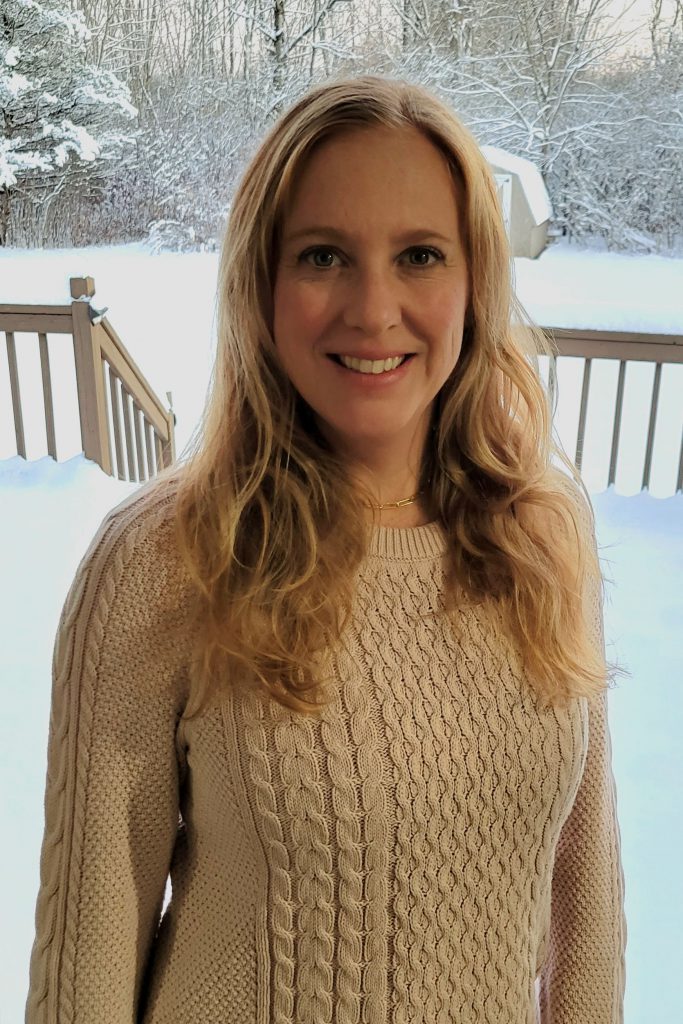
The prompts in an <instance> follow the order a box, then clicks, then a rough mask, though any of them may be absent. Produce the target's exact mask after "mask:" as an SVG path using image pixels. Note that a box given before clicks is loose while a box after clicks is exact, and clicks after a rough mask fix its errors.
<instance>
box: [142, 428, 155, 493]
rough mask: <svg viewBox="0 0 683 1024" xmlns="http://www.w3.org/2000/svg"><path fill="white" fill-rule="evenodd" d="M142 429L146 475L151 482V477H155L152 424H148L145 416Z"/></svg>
mask: <svg viewBox="0 0 683 1024" xmlns="http://www.w3.org/2000/svg"><path fill="white" fill-rule="evenodd" d="M144 427H145V448H146V449H147V473H148V475H149V478H150V480H151V479H152V477H153V476H154V475H155V469H154V453H153V449H152V437H151V431H152V424H151V423H150V422H149V420H148V419H147V417H146V416H145V419H144Z"/></svg>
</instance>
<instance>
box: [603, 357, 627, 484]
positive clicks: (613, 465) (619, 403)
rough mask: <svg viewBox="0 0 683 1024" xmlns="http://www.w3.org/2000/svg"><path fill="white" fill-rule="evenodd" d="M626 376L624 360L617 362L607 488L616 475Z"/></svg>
mask: <svg viewBox="0 0 683 1024" xmlns="http://www.w3.org/2000/svg"><path fill="white" fill-rule="evenodd" d="M625 375H626V360H625V359H621V360H620V361H619V380H618V382H617V400H616V404H615V406H614V426H613V427H612V452H611V455H610V460H609V474H608V476H607V486H608V487H609V485H610V484H613V483H614V481H615V479H616V475H617V458H618V457H619V435H620V433H621V410H622V407H623V404H624V378H625Z"/></svg>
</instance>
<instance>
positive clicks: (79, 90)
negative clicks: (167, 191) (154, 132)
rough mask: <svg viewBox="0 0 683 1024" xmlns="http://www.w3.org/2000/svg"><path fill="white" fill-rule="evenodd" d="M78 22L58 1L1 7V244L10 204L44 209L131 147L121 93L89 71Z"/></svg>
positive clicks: (14, 0)
mask: <svg viewBox="0 0 683 1024" xmlns="http://www.w3.org/2000/svg"><path fill="white" fill-rule="evenodd" d="M89 38H90V32H89V30H88V28H87V26H86V24H85V21H84V19H83V15H82V14H81V13H80V12H74V11H71V10H68V9H66V8H65V7H64V6H63V5H62V4H60V3H59V0H40V2H38V0H2V4H1V5H0V118H1V119H2V123H1V125H0V245H5V244H6V240H7V231H8V227H9V222H10V214H11V209H12V202H13V200H15V199H17V198H26V197H29V198H30V199H31V200H32V201H34V202H36V203H38V204H47V205H49V204H50V203H51V202H52V201H53V200H54V199H55V197H56V196H58V195H59V194H60V192H62V190H63V189H64V188H65V187H66V185H67V184H68V183H69V182H71V181H73V180H74V179H76V180H78V181H79V182H80V184H81V186H82V185H83V180H84V179H86V180H92V179H93V178H94V176H95V175H102V174H103V173H104V172H105V170H106V167H107V166H112V165H113V164H114V163H115V162H118V161H119V160H120V159H121V158H122V156H123V155H124V153H125V152H126V151H127V150H128V149H129V148H130V145H131V143H132V142H134V138H135V133H134V131H133V132H132V133H131V130H130V122H131V120H132V119H134V118H135V116H136V110H135V108H134V107H133V106H132V105H131V103H130V94H129V92H128V89H127V87H126V86H125V85H124V84H123V83H122V82H121V81H119V79H118V78H117V77H116V76H115V75H114V74H112V73H111V72H110V71H105V70H102V69H100V68H97V67H94V66H92V65H89V64H88V63H87V60H86V43H87V41H88V39H89Z"/></svg>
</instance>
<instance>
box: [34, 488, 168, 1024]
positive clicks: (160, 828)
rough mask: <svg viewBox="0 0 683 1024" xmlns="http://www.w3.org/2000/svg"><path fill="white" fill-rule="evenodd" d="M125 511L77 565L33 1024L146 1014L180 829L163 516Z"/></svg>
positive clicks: (87, 1022)
mask: <svg viewBox="0 0 683 1024" xmlns="http://www.w3.org/2000/svg"><path fill="white" fill-rule="evenodd" d="M124 504H126V509H125V510H124V511H123V512H120V511H119V510H118V509H117V510H114V512H113V513H110V514H109V516H108V517H107V518H106V519H105V520H104V522H103V524H102V526H101V527H100V529H99V531H98V533H97V534H96V536H95V537H94V539H93V541H92V542H91V545H90V547H89V548H88V551H87V552H86V555H85V557H84V559H83V561H82V562H81V564H80V565H79V567H78V570H77V572H76V575H75V578H74V580H73V583H72V585H71V588H70V590H69V593H68V595H67V598H66V600H65V603H64V606H63V610H62V614H61V618H60V621H59V626H58V630H57V636H56V640H55V645H54V653H53V674H52V695H51V709H50V723H49V735H48V745H47V776H46V788H45V825H44V833H43V841H42V848H41V857H40V887H39V891H38V896H37V902H36V912H35V939H34V943H33V949H32V953H31V962H30V976H29V991H28V997H27V1003H26V1016H25V1020H26V1024H93V1022H94V1021H106V1022H107V1024H134V1022H136V1021H137V1020H138V1016H137V1013H138V1003H139V1000H140V994H141V987H142V983H143V977H144V971H145V966H146V962H147V959H148V956H149V953H150V948H151V945H152V942H153V940H154V937H155V933H156V928H157V925H158V922H159V917H160V913H161V909H162V904H163V897H164V892H165V885H166V879H167V875H168V869H169V864H170V860H171V856H172V851H173V845H174V842H175V837H176V835H177V829H178V818H179V810H178V807H179V800H178V792H179V780H180V775H181V770H180V764H179V758H178V755H177V751H176V746H175V732H176V725H177V719H178V716H179V714H180V713H181V710H182V709H181V706H180V704H181V702H180V697H179V694H178V693H177V692H176V689H178V687H177V686H176V685H175V684H174V682H173V678H172V676H173V670H172V668H171V665H170V659H169V657H168V655H167V653H165V651H166V647H167V646H168V645H166V646H164V645H162V644H160V642H159V636H160V627H161V626H162V625H163V624H164V623H163V622H162V621H161V620H163V619H165V618H166V615H165V612H164V610H163V609H164V606H165V604H168V600H169V599H168V597H167V596H166V595H165V594H164V588H165V587H166V588H167V589H168V579H167V578H166V577H165V573H164V570H163V567H162V565H163V563H162V562H160V561H157V559H156V552H155V550H154V545H153V543H152V542H151V541H150V537H149V532H150V531H149V525H150V520H153V519H154V516H153V515H145V516H144V517H139V516H138V517H136V516H135V515H131V505H130V501H128V503H124ZM137 507H138V506H137V504H135V503H134V504H133V506H132V510H133V512H134V511H135V509H136V508H137ZM120 508H121V506H119V509H120ZM157 511H158V509H157ZM157 518H158V516H157ZM138 519H142V520H144V521H141V522H138ZM150 553H153V557H150Z"/></svg>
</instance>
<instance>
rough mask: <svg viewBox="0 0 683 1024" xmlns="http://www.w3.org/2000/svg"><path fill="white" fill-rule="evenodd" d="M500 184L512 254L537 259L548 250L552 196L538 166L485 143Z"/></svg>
mask: <svg viewBox="0 0 683 1024" xmlns="http://www.w3.org/2000/svg"><path fill="white" fill-rule="evenodd" d="M482 153H483V154H484V156H485V157H486V159H487V160H488V162H489V164H490V165H491V168H492V169H493V172H494V174H495V176H496V181H497V183H498V190H499V196H500V200H501V205H502V207H503V216H504V217H505V226H506V228H507V231H508V236H509V238H510V245H511V247H512V255H513V256H528V257H529V258H530V259H534V258H535V257H536V256H539V255H540V254H541V253H542V252H543V250H544V249H545V245H546V240H547V236H548V223H549V221H550V218H551V217H552V215H553V208H552V206H551V205H550V196H549V195H548V191H547V189H546V187H545V183H544V181H543V178H542V177H541V172H540V171H539V169H538V167H536V165H535V164H533V163H532V162H531V160H526V159H525V158H524V157H521V156H514V155H513V154H512V153H508V152H507V151H506V150H504V149H498V148H497V147H496V146H482Z"/></svg>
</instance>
